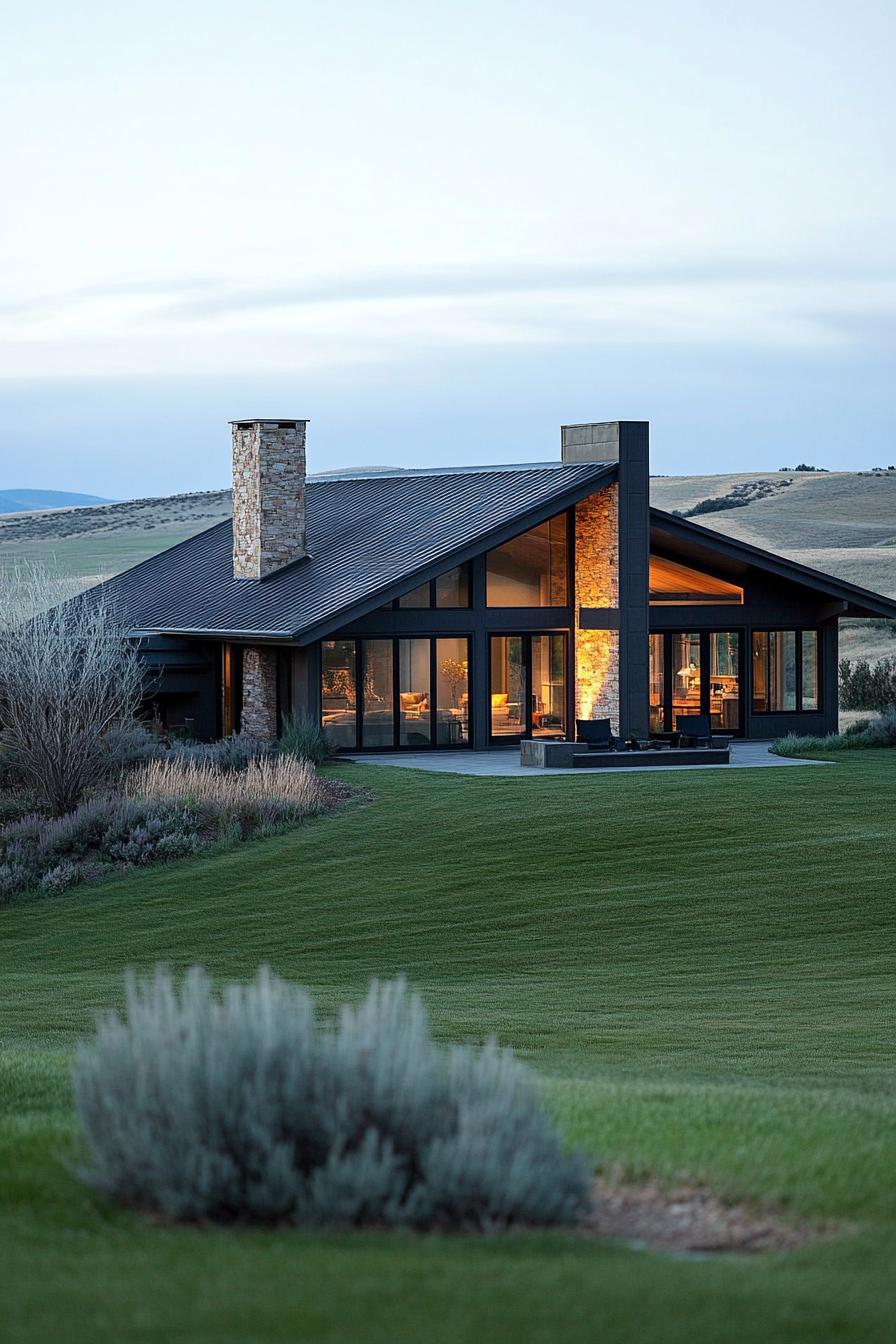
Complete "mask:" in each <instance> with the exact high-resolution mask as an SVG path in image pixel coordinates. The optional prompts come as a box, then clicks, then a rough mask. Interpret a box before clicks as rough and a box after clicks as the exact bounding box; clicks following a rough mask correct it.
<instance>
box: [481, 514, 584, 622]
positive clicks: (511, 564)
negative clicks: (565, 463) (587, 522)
mask: <svg viewBox="0 0 896 1344" xmlns="http://www.w3.org/2000/svg"><path fill="white" fill-rule="evenodd" d="M485 564H486V604H487V605H488V606H489V607H565V606H566V605H567V603H568V601H569V575H568V569H569V529H568V521H567V516H566V514H565V513H561V514H558V515H557V517H556V518H551V519H549V520H548V522H546V523H539V525H538V527H533V528H532V529H531V531H529V532H524V533H523V534H522V535H521V536H519V537H513V538H512V539H511V540H510V541H507V542H505V543H504V545H503V546H498V547H496V548H495V550H493V551H489V552H488V555H487V556H486V562H485Z"/></svg>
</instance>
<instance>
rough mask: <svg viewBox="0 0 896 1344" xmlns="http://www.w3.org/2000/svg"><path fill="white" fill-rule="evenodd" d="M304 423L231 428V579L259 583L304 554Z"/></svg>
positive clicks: (243, 424)
mask: <svg viewBox="0 0 896 1344" xmlns="http://www.w3.org/2000/svg"><path fill="white" fill-rule="evenodd" d="M307 423H308V422H307V421H306V420H289V421H281V420H256V421H251V422H250V421H240V422H236V423H234V424H233V426H232V438H233V575H234V578H237V579H263V578H264V576H265V575H266V574H271V573H273V572H274V570H277V569H281V568H282V567H283V565H288V564H290V563H291V562H292V561H293V560H300V559H301V558H302V556H303V555H304V554H305V432H306V429H307Z"/></svg>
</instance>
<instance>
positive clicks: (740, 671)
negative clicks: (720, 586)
mask: <svg viewBox="0 0 896 1344" xmlns="http://www.w3.org/2000/svg"><path fill="white" fill-rule="evenodd" d="M650 635H659V636H660V637H661V639H662V644H661V656H662V668H663V701H662V711H663V724H664V727H663V728H661V729H658V730H655V731H656V732H657V733H658V734H659V735H660V736H663V737H665V736H667V735H668V734H669V733H672V732H674V731H675V715H674V712H673V702H674V700H675V686H674V677H675V666H674V658H673V654H674V641H675V638H676V637H677V636H678V635H697V636H699V639H700V713H701V714H709V713H710V701H711V682H712V674H711V670H710V669H711V667H712V636H713V635H737V637H738V654H737V685H738V715H737V717H738V726H737V728H736V729H729V728H715V729H713V731H714V732H716V733H719V734H721V733H724V734H725V735H726V736H730V737H744V736H746V733H747V723H746V719H747V713H748V709H749V705H750V704H751V703H752V689H753V683H752V670H751V681H750V700H749V701H748V699H747V684H746V662H747V657H748V653H747V649H748V647H750V648H752V631H751V629H750V628H749V626H747V625H738V624H736V623H735V622H734V621H732V622H731V623H730V624H728V625H712V626H701V627H698V628H696V629H695V628H694V627H693V626H691V627H690V628H688V627H687V626H675V628H674V629H669V630H665V629H663V630H651V631H650Z"/></svg>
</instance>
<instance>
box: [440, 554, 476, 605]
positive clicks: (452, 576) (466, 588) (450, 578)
mask: <svg viewBox="0 0 896 1344" xmlns="http://www.w3.org/2000/svg"><path fill="white" fill-rule="evenodd" d="M435 588H436V606H437V607H468V606H469V605H470V566H469V564H465V565H456V566H455V567H454V569H449V570H448V571H447V573H445V574H440V575H439V577H438V578H437V579H436V583H435Z"/></svg>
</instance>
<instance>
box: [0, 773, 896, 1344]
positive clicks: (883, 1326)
mask: <svg viewBox="0 0 896 1344" xmlns="http://www.w3.org/2000/svg"><path fill="white" fill-rule="evenodd" d="M343 773H344V774H345V775H346V776H347V777H350V778H352V779H355V780H357V781H358V782H359V783H364V784H365V785H367V786H368V787H369V788H371V789H372V790H373V792H374V800H373V802H372V803H371V804H370V805H369V806H366V807H353V808H351V809H350V810H348V811H347V812H345V813H344V814H343V815H341V816H339V817H337V818H335V819H330V820H327V821H322V822H318V823H315V824H313V825H311V826H309V827H307V828H305V829H304V830H302V831H299V832H297V833H293V834H291V835H288V836H283V837H279V838H277V839H275V840H270V841H264V842H260V843H258V844H253V845H250V846H247V847H245V848H244V849H242V850H239V851H233V852H231V853H229V854H225V855H221V856H218V857H215V858H212V859H206V860H202V861H197V862H195V863H192V864H189V865H183V866H181V867H178V868H170V869H165V870H157V871H155V872H149V873H146V874H143V875H141V876H139V877H136V878H132V879H130V880H128V881H122V882H119V883H116V884H115V885H111V886H105V887H100V888H94V889H92V890H85V891H82V892H71V893H68V894H67V895H63V896H57V897H43V898H40V899H36V900H32V901H30V902H28V903H24V904H21V905H17V906H14V907H9V908H6V909H4V910H0V1020H2V1057H0V1064H2V1074H0V1336H2V1338H3V1339H4V1342H5V1344H18V1342H19V1341H23V1340H28V1341H38V1340H39V1341H42V1342H43V1341H45V1340H55V1339H64V1340H66V1341H67V1342H68V1341H73V1344H79V1342H80V1341H85V1342H86V1341H90V1344H103V1341H110V1344H111V1342H112V1341H115V1344H118V1342H119V1341H123V1340H128V1341H130V1340H139V1341H144V1340H146V1341H148V1340H153V1341H156V1340H158V1341H184V1344H186V1342H187V1341H189V1344H202V1342H204V1341H208V1342H209V1344H212V1342H213V1341H214V1344H247V1341H253V1342H254V1341H274V1340H276V1341H284V1344H285V1342H286V1341H290V1344H294V1342H295V1341H303V1342H304V1341H327V1342H328V1344H329V1342H332V1344H336V1342H337V1341H338V1342H339V1344H356V1342H363V1344H367V1341H372V1342H373V1344H380V1342H382V1344H474V1342H475V1344H479V1341H485V1340H489V1341H498V1342H499V1344H504V1342H505V1341H507V1342H508V1344H509V1342H510V1341H514V1344H516V1342H517V1341H523V1342H524V1344H529V1342H530V1341H533V1342H534V1341H544V1342H545V1344H577V1342H578V1341H601V1342H602V1344H616V1341H628V1340H632V1341H637V1344H654V1342H656V1344H659V1342H660V1341H662V1344H675V1342H677V1341H682V1344H684V1342H685V1341H688V1342H689V1344H692V1342H693V1341H695V1340H699V1341H713V1344H716V1341H727V1340H730V1341H738V1344H742V1342H746V1344H750V1342H752V1341H756V1342H757V1344H758V1342H759V1341H762V1342H763V1344H768V1342H769V1341H778V1340H788V1341H791V1340H792V1341H797V1340H799V1341H806V1344H809V1342H810V1341H811V1344H823V1342H824V1341H828V1340H832V1341H833V1340H837V1341H844V1340H849V1341H852V1340H868V1341H876V1342H877V1341H883V1340H884V1339H886V1338H891V1337H892V1330H893V1320H894V1313H896V1284H894V1276H893V1272H892V1270H893V1264H894V1260H896V1189H894V1179H893V1178H894V1173H896V1098H894V1070H893V1064H894V1053H896V1052H894V1040H893V1029H894V1022H896V1012H894V970H896V962H894V944H896V937H894V910H893V896H894V880H893V873H894V861H893V860H894V856H893V816H894V804H896V752H867V753H855V755H854V756H852V757H850V758H849V759H838V763H837V765H836V766H830V765H827V766H818V767H808V766H807V767H803V768H799V769H780V770H753V771H750V770H743V771H741V770H738V771H731V772H730V773H725V772H718V773H716V772H709V771H706V772H693V773H681V774H663V775H654V776H651V775H637V776H625V775H615V776H606V777H595V776H594V775H588V776H586V777H580V776H578V775H577V776H576V777H574V778H563V777H548V778H532V779H525V780H517V779H493V780H484V779H471V778H464V777H457V776H439V775H426V774H421V773H418V772H411V771H405V770H388V769H376V768H374V767H366V768H361V767H354V768H353V767H343ZM159 959H162V960H166V961H168V962H170V963H173V964H174V965H175V966H177V967H185V966H187V965H188V964H189V963H191V962H194V961H198V962H201V963H203V964H204V965H205V966H206V967H207V968H209V969H210V970H211V971H213V972H214V973H215V974H217V975H220V976H231V977H237V976H239V977H246V976H249V975H250V974H252V973H253V972H254V970H255V968H256V967H257V965H258V964H259V962H262V961H269V962H271V963H272V964H273V966H274V967H275V968H276V969H277V970H278V971H279V972H281V973H283V974H285V975H288V976H290V977H294V978H296V979H298V980H301V981H303V982H304V983H306V984H309V985H310V986H312V987H313V989H314V990H315V991H316V992H317V994H318V995H319V996H320V998H321V1000H322V1001H323V1002H324V1003H325V1004H326V1005H329V1006H333V1005H336V1004H337V1003H338V1002H339V1001H340V1000H342V999H343V998H344V997H346V996H356V995H359V994H360V993H361V991H362V990H363V988H364V987H365V985H366V982H367V980H368V978H369V977H370V976H371V975H374V974H379V975H391V974H393V973H395V972H397V971H405V972H407V974H408V975H409V977H410V979H411V981H412V982H413V983H414V984H415V985H417V986H419V987H420V988H421V989H422V990H423V992H424V994H425V996H426V999H427V1001H428V1002H429V1004H430V1006H431V1008H432V1011H433V1015H434V1020H435V1024H436V1028H437V1031H438V1033H439V1034H440V1035H441V1036H442V1037H444V1038H445V1039H466V1038H477V1039H478V1038H481V1037H482V1036H483V1035H485V1034H487V1033H489V1032H492V1031H494V1032H496V1033H497V1034H498V1036H499V1037H500V1038H501V1040H502V1041H505V1042H508V1043H510V1044H513V1045H514V1046H516V1047H517V1048H518V1049H520V1050H521V1051H523V1052H524V1053H525V1054H526V1055H527V1056H528V1057H530V1058H531V1060H532V1061H533V1062H534V1064H535V1065H536V1066H537V1067H538V1069H539V1070H540V1071H541V1073H542V1075H543V1076H544V1079H545V1087H546V1090H547V1095H548V1098H549V1101H550V1104H551V1106H552V1107H553V1109H554V1110H555V1112H556V1114H557V1116H558V1117H559V1119H560V1121H561V1123H562V1124H563V1126H564V1129H565V1131H566V1133H567V1134H568V1135H569V1137H570V1138H571V1139H572V1140H574V1141H575V1142H577V1143H579V1144H582V1145H584V1146H585V1147H586V1148H587V1149H588V1150H589V1151H590V1152H591V1153H593V1154H594V1157H595V1159H596V1160H601V1161H604V1162H620V1163H623V1164H626V1165H627V1166H628V1167H629V1168H630V1169H631V1170H632V1171H633V1172H636V1173H637V1172H641V1171H644V1172H647V1171H657V1172H660V1173H662V1174H665V1175H668V1176H674V1175H677V1174H688V1175H691V1176H694V1177H698V1178H702V1179H706V1180H708V1181H710V1182H711V1183H712V1184H713V1186H714V1187H715V1188H716V1189H717V1190H719V1191H721V1192H723V1193H725V1194H730V1195H732V1196H739V1197H756V1198H769V1199H772V1200H774V1201H775V1202H777V1203H778V1204H779V1205H783V1206H784V1207H785V1208H786V1209H789V1210H792V1211H793V1213H794V1214H795V1215H799V1216H802V1217H807V1218H810V1219H819V1220H829V1219H830V1220H835V1221H837V1222H838V1223H839V1224H841V1225H842V1234H841V1235H840V1236H838V1237H835V1238H834V1239H832V1240H827V1241H819V1242H816V1243H815V1244H813V1245H811V1246H808V1247H806V1248H804V1249H803V1250H801V1251H798V1252H791V1253H788V1254H785V1255H774V1256H762V1257H755V1258H750V1257H748V1256H737V1257H718V1258H714V1259H713V1258H710V1259H699V1258H692V1259H687V1258H676V1257H673V1256H668V1255H660V1254H655V1253H648V1252H643V1251H637V1250H633V1249H628V1248H626V1247H624V1246H619V1245H606V1244H598V1243H595V1242H589V1241H586V1240H584V1239H579V1238H577V1237H575V1236H570V1235H565V1234H560V1233H553V1234H550V1235H537V1236H536V1235H525V1236H516V1237H508V1238H500V1239H494V1240H488V1239H460V1238H453V1239H452V1238H439V1237H421V1238H414V1237H411V1236H401V1235H363V1236H362V1235H359V1236H349V1235H338V1236H335V1235H334V1236H321V1235H311V1234H306V1233H293V1232H282V1231H281V1232H258V1231H254V1232H247V1231H243V1232H234V1231H197V1230H193V1229H175V1228H165V1227H158V1226H152V1225H148V1224H147V1223H145V1222H144V1221H142V1220H141V1219H140V1218H138V1217H136V1216H134V1215H131V1214H125V1213H120V1212H117V1211H114V1210H112V1209H110V1208H109V1207H108V1206H106V1205H105V1204H103V1203H102V1201H99V1200H96V1199H94V1198H93V1197H91V1196H90V1195H89V1194H87V1193H86V1192H84V1191H83V1190H82V1189H81V1188H80V1187H79V1185H78V1184H77V1182H76V1181H75V1180H74V1178H73V1177H72V1175H71V1174H70V1170H69V1168H68V1166H67V1165H66V1163H67V1159H68V1158H69V1157H70V1154H71V1151H72V1141H73V1121H72V1110H71V1104H70V1097H69V1086H68V1063H69V1057H70V1053H71V1049H72V1046H73V1044H74V1042H75V1040H76V1039H77V1038H78V1036H79V1035H80V1034H82V1033H83V1032H84V1031H85V1030H86V1029H87V1028H88V1026H89V1024H90V1022H91V1019H92V1014H93V1012H94V1011H95V1010H96V1009H97V1008H100V1007H103V1006H106V1005H109V1004H112V1003H115V1002H117V1001H118V1000H119V999H120V987H121V975H122V971H123V970H124V968H125V967H126V966H129V965H137V966H141V967H150V966H152V965H153V964H154V963H155V962H156V961H157V960H159Z"/></svg>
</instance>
